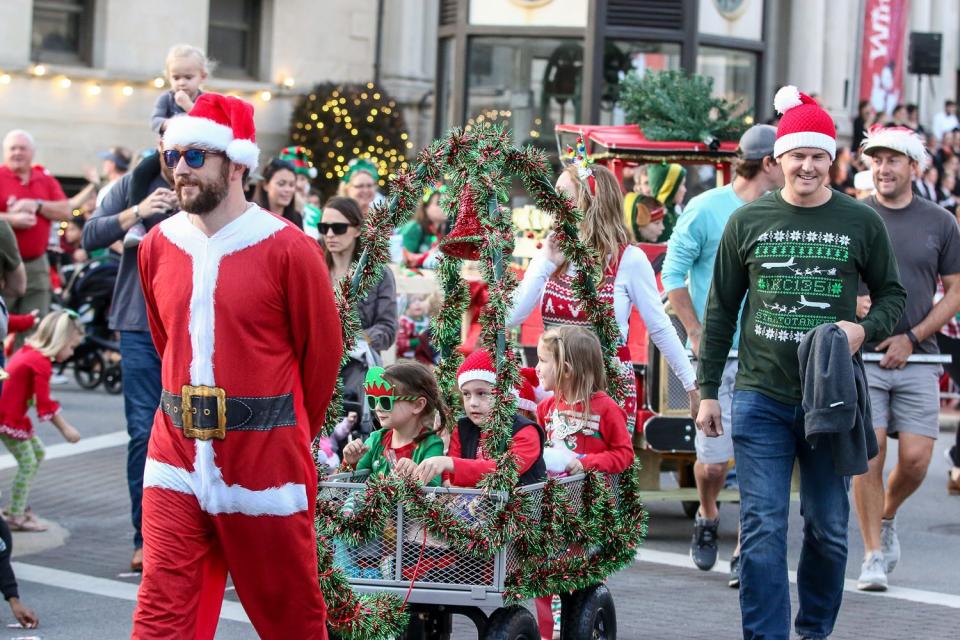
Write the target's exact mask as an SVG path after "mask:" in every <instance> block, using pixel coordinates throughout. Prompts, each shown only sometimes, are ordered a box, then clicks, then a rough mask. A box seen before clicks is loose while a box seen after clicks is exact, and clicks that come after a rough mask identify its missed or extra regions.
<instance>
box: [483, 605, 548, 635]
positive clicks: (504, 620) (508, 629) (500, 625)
mask: <svg viewBox="0 0 960 640" xmlns="http://www.w3.org/2000/svg"><path fill="white" fill-rule="evenodd" d="M539 639H540V630H539V629H538V628H537V620H536V618H534V617H533V614H532V613H530V611H528V610H527V609H526V608H524V607H522V606H520V605H518V604H515V605H513V606H511V607H503V608H500V609H497V610H496V611H494V612H493V615H491V616H490V620H489V621H488V622H487V633H486V635H484V640H539Z"/></svg>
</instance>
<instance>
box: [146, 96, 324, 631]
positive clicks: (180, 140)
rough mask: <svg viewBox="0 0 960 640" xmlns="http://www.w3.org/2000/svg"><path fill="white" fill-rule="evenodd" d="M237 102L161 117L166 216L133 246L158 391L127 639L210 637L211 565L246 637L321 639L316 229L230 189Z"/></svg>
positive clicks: (248, 157) (238, 167)
mask: <svg viewBox="0 0 960 640" xmlns="http://www.w3.org/2000/svg"><path fill="white" fill-rule="evenodd" d="M254 140H255V138H254V124H253V107H252V106H250V105H249V104H248V103H246V102H243V101H242V100H239V99H237V98H233V97H228V96H223V95H218V94H213V93H205V94H203V95H201V96H200V98H198V99H197V102H196V105H195V106H194V108H193V109H192V110H191V111H190V113H189V114H188V115H185V116H181V117H178V118H173V119H171V120H170V121H169V124H168V126H167V130H166V133H165V135H164V141H163V161H164V162H165V163H166V165H167V166H168V167H170V168H171V169H172V170H173V172H174V178H175V187H176V192H177V196H178V198H179V200H180V205H181V208H182V212H181V213H178V214H176V215H174V216H172V217H170V218H168V219H167V220H165V221H164V222H162V223H161V224H159V225H157V226H156V227H155V228H154V229H153V230H151V232H150V233H149V234H148V235H147V237H146V238H145V239H144V241H143V243H142V244H141V245H140V254H139V261H140V278H141V281H142V284H143V293H144V298H145V299H146V303H147V315H148V318H149V321H150V330H151V333H152V334H153V340H154V342H155V343H156V346H157V352H158V353H159V354H160V357H161V359H162V381H163V389H164V391H163V394H162V397H161V406H160V408H159V409H158V411H157V414H156V418H155V422H154V426H153V433H152V435H151V438H150V445H149V449H148V452H147V463H146V468H145V471H144V480H143V486H144V492H143V537H144V558H143V581H142V582H141V585H140V593H139V596H138V600H137V609H136V613H135V614H134V621H133V637H134V638H191V639H193V638H198V639H200V638H212V637H213V635H214V632H215V630H216V625H217V620H218V618H219V615H220V607H221V604H222V600H223V592H224V585H225V582H226V576H227V572H228V571H229V573H230V576H231V577H232V578H233V583H234V585H235V586H236V590H237V595H238V597H239V598H240V601H241V603H242V604H243V607H244V609H245V610H246V612H247V614H248V615H249V616H250V620H251V622H253V625H254V627H255V628H256V631H257V633H258V634H259V635H260V637H261V638H267V639H279V638H298V639H306V638H311V639H312V638H321V639H324V638H326V637H327V633H326V627H325V625H326V607H325V605H324V600H323V596H322V595H321V593H320V588H319V585H318V581H317V552H316V540H315V533H314V528H313V515H314V503H315V499H316V489H317V474H316V469H315V467H314V464H313V461H312V459H311V455H310V444H311V442H312V440H313V438H314V437H315V436H316V435H317V432H318V430H319V429H320V426H321V425H322V424H323V421H324V416H325V412H326V410H327V405H328V403H329V401H330V398H331V395H332V393H333V388H334V384H335V381H336V378H337V375H338V370H339V366H340V356H341V353H342V348H343V346H342V344H341V340H340V328H339V327H340V323H339V319H338V316H337V312H336V308H335V306H334V298H333V291H332V288H331V285H330V278H329V275H328V273H327V269H326V267H325V265H324V261H323V257H322V255H321V253H320V249H319V247H318V245H317V243H316V241H314V240H311V239H310V238H308V237H307V236H306V235H304V234H303V232H302V231H301V230H300V229H298V228H296V227H294V226H293V225H291V224H290V223H289V222H286V221H285V220H283V219H282V218H280V217H277V216H275V215H273V214H271V213H269V212H268V211H265V210H263V209H261V208H260V207H258V206H257V205H254V204H251V203H249V202H247V201H246V200H245V198H244V195H243V179H244V177H245V174H246V173H247V172H248V171H249V170H252V169H254V168H255V167H256V166H257V157H258V155H259V150H258V149H257V146H256V143H255V142H254Z"/></svg>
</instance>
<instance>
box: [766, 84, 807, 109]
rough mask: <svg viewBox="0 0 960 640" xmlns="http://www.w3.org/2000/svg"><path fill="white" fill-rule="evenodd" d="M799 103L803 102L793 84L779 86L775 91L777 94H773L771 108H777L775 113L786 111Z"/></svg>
mask: <svg viewBox="0 0 960 640" xmlns="http://www.w3.org/2000/svg"><path fill="white" fill-rule="evenodd" d="M801 104H803V101H802V100H801V99H800V90H799V89H797V88H796V87H795V86H793V85H787V86H785V87H781V89H780V90H779V91H777V95H775V96H773V108H774V109H776V110H777V113H781V114H782V113H786V112H787V111H789V110H790V109H793V108H794V107H799V106H800V105H801Z"/></svg>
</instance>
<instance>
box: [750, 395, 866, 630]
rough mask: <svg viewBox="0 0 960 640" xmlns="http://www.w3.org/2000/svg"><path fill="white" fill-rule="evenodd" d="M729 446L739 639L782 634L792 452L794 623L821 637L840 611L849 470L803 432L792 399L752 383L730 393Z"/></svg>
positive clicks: (786, 617) (786, 612)
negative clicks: (796, 515) (796, 489)
mask: <svg viewBox="0 0 960 640" xmlns="http://www.w3.org/2000/svg"><path fill="white" fill-rule="evenodd" d="M732 421H733V424H732V429H733V448H734V455H735V457H736V461H737V478H738V480H739V481H740V526H741V529H742V533H741V536H742V538H741V540H742V542H741V548H740V611H741V614H742V624H743V637H744V639H745V640H761V639H763V640H780V639H783V640H789V638H790V585H789V581H788V579H787V518H788V515H789V513H790V479H791V475H792V473H793V464H794V460H798V461H799V464H800V513H801V515H802V516H803V548H802V550H801V552H800V566H799V568H798V570H797V592H798V595H799V600H800V608H799V611H797V619H796V622H795V628H796V631H797V634H799V635H800V636H802V637H809V638H826V637H827V636H829V635H830V633H831V632H832V631H833V625H834V623H835V622H836V620H837V614H838V613H839V611H840V601H841V599H842V597H843V579H844V571H845V570H846V566H847V521H848V519H849V516H850V503H849V500H848V498H847V491H848V490H849V487H850V478H849V477H845V476H838V475H837V474H836V473H834V471H833V457H832V455H831V452H830V447H829V446H826V445H821V446H819V447H818V448H816V449H814V448H812V447H811V446H810V445H809V444H807V441H806V439H805V438H804V425H803V421H804V414H803V409H802V408H801V407H800V406H799V405H788V404H783V403H782V402H777V401H776V400H773V399H772V398H769V397H767V396H765V395H763V394H762V393H758V392H756V391H736V392H735V393H734V396H733V418H732Z"/></svg>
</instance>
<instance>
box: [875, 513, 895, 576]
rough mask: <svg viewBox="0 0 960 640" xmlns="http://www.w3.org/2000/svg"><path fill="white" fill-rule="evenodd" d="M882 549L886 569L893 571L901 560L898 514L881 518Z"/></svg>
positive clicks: (888, 571) (889, 571)
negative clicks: (888, 517)
mask: <svg viewBox="0 0 960 640" xmlns="http://www.w3.org/2000/svg"><path fill="white" fill-rule="evenodd" d="M880 550H881V551H883V562H884V569H885V570H886V572H887V573H893V570H894V569H896V568H897V563H898V562H900V538H898V537H897V516H893V518H891V519H890V520H887V519H886V518H884V519H882V520H880Z"/></svg>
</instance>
